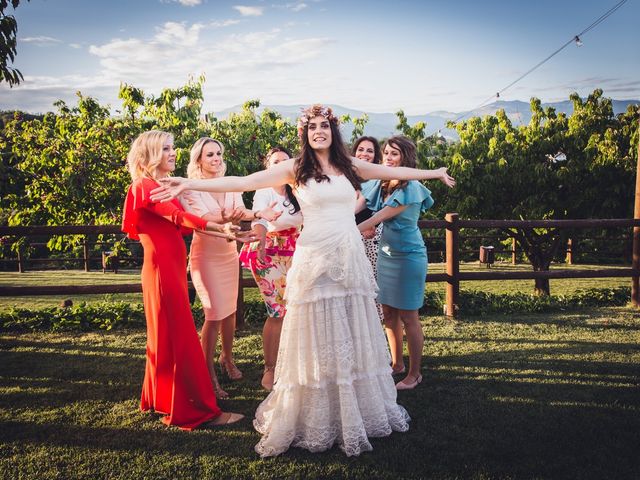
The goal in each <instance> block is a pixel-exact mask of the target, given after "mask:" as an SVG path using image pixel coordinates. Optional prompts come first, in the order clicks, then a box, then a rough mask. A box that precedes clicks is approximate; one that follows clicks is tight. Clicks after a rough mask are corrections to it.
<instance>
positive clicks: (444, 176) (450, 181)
mask: <svg viewBox="0 0 640 480" xmlns="http://www.w3.org/2000/svg"><path fill="white" fill-rule="evenodd" d="M438 170H439V173H440V177H439V180H440V181H441V182H442V183H444V184H445V185H446V186H447V187H449V188H453V187H455V186H456V181H455V179H454V178H453V177H452V176H451V175H449V174H448V173H447V167H442V168H439V169H438Z"/></svg>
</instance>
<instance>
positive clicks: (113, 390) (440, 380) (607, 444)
mask: <svg viewBox="0 0 640 480" xmlns="http://www.w3.org/2000/svg"><path fill="white" fill-rule="evenodd" d="M423 326H424V331H425V335H426V342H425V350H424V353H425V358H424V374H425V375H424V382H423V383H422V384H421V385H420V386H419V387H418V388H417V389H416V390H413V391H407V392H400V394H399V403H400V404H402V405H404V406H405V407H406V408H407V410H408V411H409V413H410V415H411V417H412V422H411V429H410V431H409V432H407V433H394V434H392V435H391V436H390V437H388V438H383V439H373V440H372V444H373V447H374V450H373V452H369V453H365V454H363V455H361V456H360V457H356V458H347V457H345V456H344V454H343V453H342V452H341V451H340V450H338V449H337V448H333V449H332V450H330V451H328V452H326V453H320V454H311V453H308V452H306V451H304V450H300V449H292V450H290V451H289V452H287V453H286V454H284V455H282V456H280V457H277V458H275V459H268V460H261V459H260V458H259V457H258V456H257V455H256V454H255V453H254V451H253V446H254V445H255V443H256V442H257V441H258V438H259V437H258V434H257V433H256V432H255V431H254V430H253V429H252V427H251V423H250V421H249V420H244V421H243V422H241V423H239V424H235V425H232V426H230V427H227V428H219V429H215V430H201V431H195V432H183V431H180V430H178V429H176V428H167V427H165V426H163V425H162V424H161V423H160V421H159V420H158V418H157V416H154V415H150V414H143V413H141V412H139V411H138V409H137V404H138V398H139V393H140V386H141V382H142V376H143V369H144V345H145V334H144V331H141V330H136V331H120V332H108V333H103V332H99V333H76V334H73V333H64V334H60V333H29V334H11V333H1V334H0V365H2V368H1V369H0V478H3V479H4V478H6V479H10V478H60V479H71V478H92V479H93V478H113V479H116V478H122V479H125V478H126V479H130V478H136V479H138V478H149V479H165V478H190V479H191V478H192V479H197V478H289V477H290V478H360V479H371V478H382V479H394V480H395V479H400V478H439V479H445V478H446V479H456V478H475V479H493V478H562V479H564V478H576V479H577V478H580V479H584V478H589V479H603V478H611V479H632V478H633V479H637V478H640V455H639V452H640V314H639V313H637V312H636V311H635V310H632V309H628V308H601V309H592V310H589V311H576V312H565V313H562V314H544V315H541V314H537V315H513V316H509V317H501V316H493V317H491V318H488V317H484V318H483V317H469V318H467V319H462V320H458V321H451V320H447V319H445V318H444V317H441V316H438V317H435V316H434V317H424V318H423ZM236 351H237V360H238V365H239V367H240V368H241V369H242V370H243V372H244V373H245V379H244V380H243V381H241V382H238V383H233V384H230V383H228V382H227V383H226V384H225V385H224V386H225V388H226V389H227V390H228V391H229V392H230V393H231V395H232V399H231V400H227V401H224V402H223V403H222V405H223V407H224V408H227V409H231V410H235V411H241V412H242V413H244V414H246V415H247V416H248V417H249V418H251V416H252V414H253V412H254V411H255V409H256V407H257V405H258V404H259V402H260V401H261V400H262V399H263V398H264V397H265V392H263V391H262V390H261V389H260V388H259V378H260V374H261V342H260V336H259V326H252V327H251V326H250V327H248V329H247V330H244V331H241V332H239V338H238V341H237V348H236Z"/></svg>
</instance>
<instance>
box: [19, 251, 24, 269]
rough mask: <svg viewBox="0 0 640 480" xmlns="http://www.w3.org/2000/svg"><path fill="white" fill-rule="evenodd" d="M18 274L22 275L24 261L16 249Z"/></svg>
mask: <svg viewBox="0 0 640 480" xmlns="http://www.w3.org/2000/svg"><path fill="white" fill-rule="evenodd" d="M18 273H24V260H23V259H22V253H20V249H18Z"/></svg>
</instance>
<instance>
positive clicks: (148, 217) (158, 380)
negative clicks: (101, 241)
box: [122, 130, 243, 430]
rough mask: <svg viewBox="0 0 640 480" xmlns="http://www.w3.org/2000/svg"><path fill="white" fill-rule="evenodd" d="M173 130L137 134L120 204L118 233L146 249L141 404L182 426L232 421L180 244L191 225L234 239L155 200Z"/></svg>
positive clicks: (171, 161)
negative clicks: (200, 328) (210, 363)
mask: <svg viewBox="0 0 640 480" xmlns="http://www.w3.org/2000/svg"><path fill="white" fill-rule="evenodd" d="M175 160H176V153H175V150H174V149H173V137H172V136H171V134H169V133H166V132H161V131H157V130H152V131H148V132H145V133H142V134H141V135H140V136H138V138H136V139H135V141H134V142H133V144H132V146H131V150H130V151H129V155H128V156H127V164H128V168H129V172H130V173H131V177H132V180H133V182H132V184H131V186H130V187H129V191H128V193H127V198H126V200H125V204H124V213H123V225H122V230H123V231H124V232H126V233H127V234H128V236H129V238H132V239H134V240H140V242H141V243H142V246H143V248H144V264H143V266H142V295H143V302H144V311H145V317H146V320H147V365H146V370H145V375H144V383H143V385H142V398H141V401H140V409H141V410H142V411H147V410H154V411H155V412H157V413H162V414H164V415H165V416H164V417H163V419H162V421H163V422H164V423H165V424H167V425H176V426H178V427H180V428H183V429H185V430H191V429H193V428H196V427H198V426H201V425H202V424H204V423H205V422H206V423H208V424H210V425H224V424H229V423H234V422H237V421H238V420H240V419H242V418H243V416H242V415H240V414H237V413H229V412H222V411H221V410H220V408H219V407H218V405H217V402H216V397H215V394H214V391H213V386H212V384H211V378H210V377H209V372H208V369H207V366H206V364H205V361H204V356H203V354H202V349H201V348H200V342H199V340H198V334H197V332H196V327H195V325H194V322H193V317H192V315H191V307H190V305H189V295H188V291H187V270H186V263H187V262H186V248H185V244H184V241H183V240H182V235H184V234H188V233H190V232H191V231H192V230H193V229H197V230H209V231H211V235H216V236H225V237H227V238H231V239H235V237H233V236H232V235H231V234H230V233H229V232H226V233H223V232H225V230H224V228H225V227H224V226H223V225H220V224H217V223H213V222H208V221H206V220H204V219H202V218H200V217H198V216H195V215H191V214H189V213H186V212H185V211H184V210H183V209H182V207H181V206H180V203H179V202H178V201H172V202H169V203H155V202H152V201H151V200H150V198H149V197H150V192H151V190H153V189H154V188H156V187H157V186H158V183H157V181H156V180H157V179H159V178H163V177H166V176H168V175H169V174H170V173H171V172H172V171H173V170H174V169H175Z"/></svg>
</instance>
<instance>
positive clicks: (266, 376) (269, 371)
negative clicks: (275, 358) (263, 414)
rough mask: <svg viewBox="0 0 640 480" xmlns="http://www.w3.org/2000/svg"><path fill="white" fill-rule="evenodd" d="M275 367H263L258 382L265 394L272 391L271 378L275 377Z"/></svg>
mask: <svg viewBox="0 0 640 480" xmlns="http://www.w3.org/2000/svg"><path fill="white" fill-rule="evenodd" d="M275 369H276V367H267V366H265V367H264V373H263V374H262V380H261V381H260V385H262V388H264V389H265V390H266V391H267V392H270V391H271V390H273V377H274V375H275Z"/></svg>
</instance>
